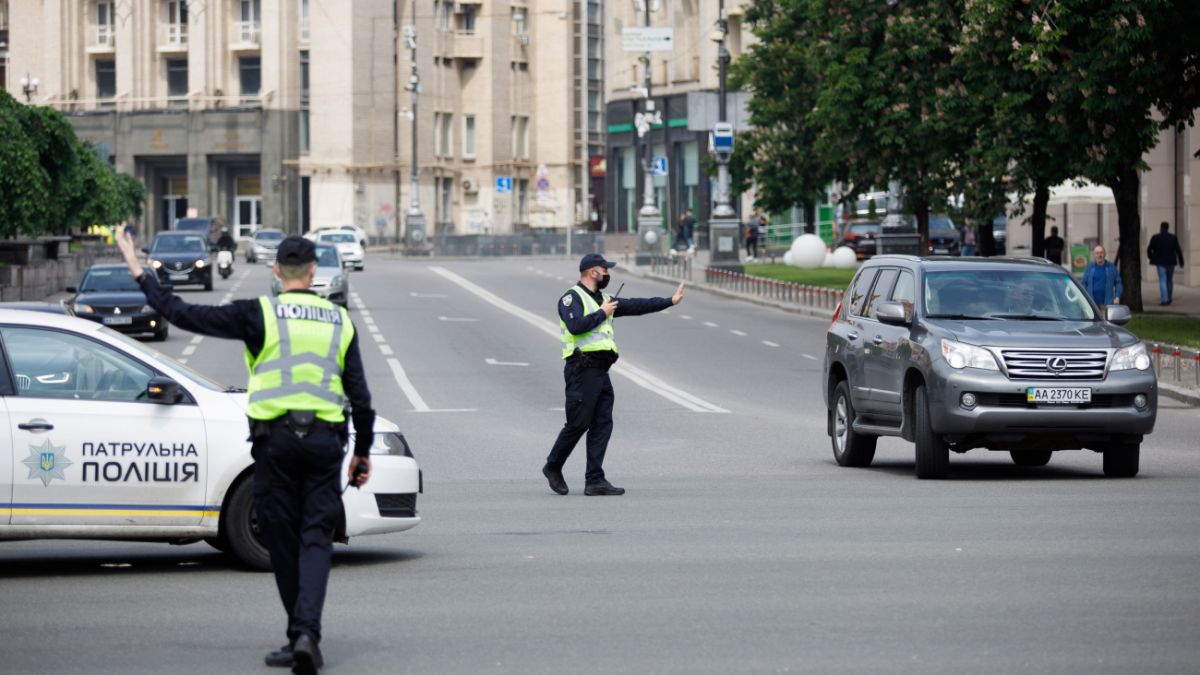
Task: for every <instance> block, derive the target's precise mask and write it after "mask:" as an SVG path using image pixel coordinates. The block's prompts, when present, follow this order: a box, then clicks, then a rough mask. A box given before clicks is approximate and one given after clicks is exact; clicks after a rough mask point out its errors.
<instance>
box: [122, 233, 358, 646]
mask: <svg viewBox="0 0 1200 675" xmlns="http://www.w3.org/2000/svg"><path fill="white" fill-rule="evenodd" d="M289 238H290V237H289ZM297 239H299V237H297ZM309 244H310V245H311V242H309ZM280 251H281V253H283V252H285V251H284V246H283V245H282V244H281V246H280ZM285 260H286V258H284V256H282V255H281V256H280V262H285ZM138 284H139V286H141V289H142V292H143V293H145V295H146V300H147V302H148V303H149V304H150V306H152V307H154V308H155V309H156V310H158V312H159V313H160V314H162V316H163V317H165V318H166V319H167V320H168V321H170V322H171V323H173V324H175V325H176V326H178V327H179V328H182V329H184V330H188V331H192V332H193V333H200V334H202V335H209V336H212V337H219V338H229V339H233V340H241V341H242V342H244V343H245V345H246V348H247V349H249V350H250V352H251V353H252V354H254V355H257V354H258V353H259V352H261V351H262V348H263V341H264V339H265V337H266V329H265V327H264V326H263V316H262V308H261V305H260V304H259V301H258V299H249V300H234V301H233V302H232V303H230V304H227V305H193V304H189V303H187V302H185V301H183V300H182V299H180V298H179V297H177V296H175V295H174V294H173V293H171V292H170V291H168V290H166V289H164V288H163V287H162V286H160V285H159V283H158V279H157V278H156V275H153V274H142V275H141V276H140V277H139V278H138ZM298 292H302V293H307V292H309V291H298ZM342 388H343V390H344V392H345V395H346V398H347V400H349V402H350V405H351V406H352V410H351V414H350V418H351V419H352V420H353V422H354V430H355V434H356V438H355V444H354V454H356V455H358V456H360V457H367V456H368V455H369V454H370V449H371V443H372V439H373V433H374V432H373V428H374V425H375V411H374V410H372V409H371V392H370V390H368V388H367V378H366V374H365V373H364V371H363V363H362V356H361V354H360V353H359V348H358V333H357V332H355V335H354V337H353V339H352V340H351V341H350V346H349V349H348V351H347V352H346V358H345V361H344V367H343V372H342ZM259 427H260V428H259V429H257V431H256V430H254V429H253V428H252V436H253V439H252V440H253V443H252V446H251V450H250V452H251V454H252V456H253V457H254V498H255V504H256V511H257V515H258V518H259V522H260V524H261V525H263V527H261V528H260V532H261V534H262V538H263V540H264V543H265V544H266V546H267V549H268V550H269V551H270V554H271V566H272V568H273V569H274V572H275V583H276V585H277V586H278V588H279V595H280V599H281V600H282V601H283V607H284V610H285V611H286V612H287V615H288V628H287V636H288V643H289V645H290V644H294V643H295V641H296V640H297V639H298V638H299V636H300V635H302V634H307V635H308V636H309V637H310V638H311V639H312V640H313V641H314V642H320V639H321V610H322V608H323V606H324V602H325V589H326V586H327V583H328V579H329V568H330V564H331V558H332V551H333V541H332V537H333V529H334V527H335V526H336V523H337V516H338V513H339V512H340V508H341V490H340V488H341V479H340V477H341V464H342V459H343V450H342V448H343V446H344V444H345V441H344V433H345V425H338V428H333V425H328V424H325V423H321V422H319V421H318V422H316V423H314V424H313V426H312V427H311V428H310V429H309V430H308V432H307V433H305V434H303V436H301V435H299V434H297V433H295V432H294V431H292V429H291V428H289V426H288V424H287V423H286V418H280V419H278V420H275V421H274V422H273V423H268V424H266V425H265V426H264V425H259ZM289 658H290V657H289Z"/></svg>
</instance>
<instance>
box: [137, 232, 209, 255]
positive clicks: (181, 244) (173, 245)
mask: <svg viewBox="0 0 1200 675" xmlns="http://www.w3.org/2000/svg"><path fill="white" fill-rule="evenodd" d="M150 252H151V253H207V252H208V244H207V243H206V242H205V241H204V237H198V236H196V235H187V236H182V237H181V236H178V235H176V236H171V235H159V236H158V237H157V238H155V240H154V246H153V247H152V248H151V249H150Z"/></svg>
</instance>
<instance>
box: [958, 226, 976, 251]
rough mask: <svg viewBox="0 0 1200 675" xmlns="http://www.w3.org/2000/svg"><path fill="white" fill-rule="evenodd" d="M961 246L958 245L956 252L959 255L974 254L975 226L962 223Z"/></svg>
mask: <svg viewBox="0 0 1200 675" xmlns="http://www.w3.org/2000/svg"><path fill="white" fill-rule="evenodd" d="M960 236H961V237H962V246H960V247H959V251H958V254H959V255H961V256H973V255H975V226H974V225H971V224H967V225H963V228H962V234H961V235H960Z"/></svg>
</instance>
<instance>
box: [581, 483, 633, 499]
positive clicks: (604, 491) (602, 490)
mask: <svg viewBox="0 0 1200 675" xmlns="http://www.w3.org/2000/svg"><path fill="white" fill-rule="evenodd" d="M583 494H585V495H587V496H589V497H600V496H606V495H612V496H614V497H615V496H617V495H623V494H625V488H619V487H617V486H615V485H613V484H612V483H610V482H608V481H606V480H599V481H596V482H595V483H588V484H587V485H585V486H584V487H583Z"/></svg>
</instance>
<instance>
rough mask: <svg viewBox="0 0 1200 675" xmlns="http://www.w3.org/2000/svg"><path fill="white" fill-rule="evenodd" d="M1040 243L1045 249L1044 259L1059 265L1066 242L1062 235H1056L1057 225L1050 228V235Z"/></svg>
mask: <svg viewBox="0 0 1200 675" xmlns="http://www.w3.org/2000/svg"><path fill="white" fill-rule="evenodd" d="M1042 245H1043V247H1044V248H1045V250H1046V260H1049V261H1050V262H1052V263H1054V264H1055V265H1061V264H1062V254H1063V249H1064V248H1066V247H1067V244H1066V242H1064V241H1063V238H1062V237H1060V236H1058V228H1057V227H1051V228H1050V236H1049V237H1046V240H1045V241H1044V242H1042Z"/></svg>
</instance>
